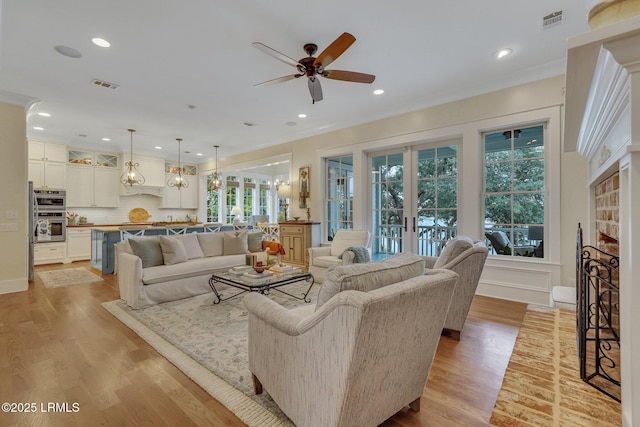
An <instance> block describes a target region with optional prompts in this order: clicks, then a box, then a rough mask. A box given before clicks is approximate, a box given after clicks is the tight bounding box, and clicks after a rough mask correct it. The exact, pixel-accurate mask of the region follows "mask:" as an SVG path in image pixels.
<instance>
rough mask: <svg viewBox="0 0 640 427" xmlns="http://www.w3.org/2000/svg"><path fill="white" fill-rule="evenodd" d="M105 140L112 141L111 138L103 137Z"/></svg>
mask: <svg viewBox="0 0 640 427" xmlns="http://www.w3.org/2000/svg"><path fill="white" fill-rule="evenodd" d="M102 140H103V141H111V138H102Z"/></svg>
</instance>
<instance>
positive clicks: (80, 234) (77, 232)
mask: <svg viewBox="0 0 640 427" xmlns="http://www.w3.org/2000/svg"><path fill="white" fill-rule="evenodd" d="M66 258H67V260H69V261H80V260H87V259H91V228H89V227H67V256H66Z"/></svg>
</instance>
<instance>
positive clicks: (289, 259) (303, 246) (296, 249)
mask: <svg viewBox="0 0 640 427" xmlns="http://www.w3.org/2000/svg"><path fill="white" fill-rule="evenodd" d="M280 244H281V245H282V246H283V247H284V252H285V254H284V255H283V256H282V262H283V263H285V264H291V265H294V266H296V267H303V268H304V269H305V270H308V269H309V251H307V249H309V248H311V247H314V246H320V223H319V222H303V221H291V222H281V223H280Z"/></svg>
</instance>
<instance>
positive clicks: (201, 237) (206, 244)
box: [196, 232, 224, 257]
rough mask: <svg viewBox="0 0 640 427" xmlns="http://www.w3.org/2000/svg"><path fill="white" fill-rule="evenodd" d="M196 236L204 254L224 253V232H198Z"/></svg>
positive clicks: (207, 255) (208, 255)
mask: <svg viewBox="0 0 640 427" xmlns="http://www.w3.org/2000/svg"><path fill="white" fill-rule="evenodd" d="M196 236H197V237H198V242H199V243H200V248H201V249H202V253H203V254H204V256H206V257H210V256H222V254H223V253H224V233H218V232H215V233H198V234H196Z"/></svg>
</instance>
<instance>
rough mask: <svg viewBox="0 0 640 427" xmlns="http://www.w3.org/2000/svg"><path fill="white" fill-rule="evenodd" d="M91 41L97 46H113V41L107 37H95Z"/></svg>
mask: <svg viewBox="0 0 640 427" xmlns="http://www.w3.org/2000/svg"><path fill="white" fill-rule="evenodd" d="M91 41H92V42H93V44H95V45H96V46H100V47H109V46H111V43H109V42H108V41H106V40H105V39H103V38H100V37H93V38H92V39H91Z"/></svg>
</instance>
